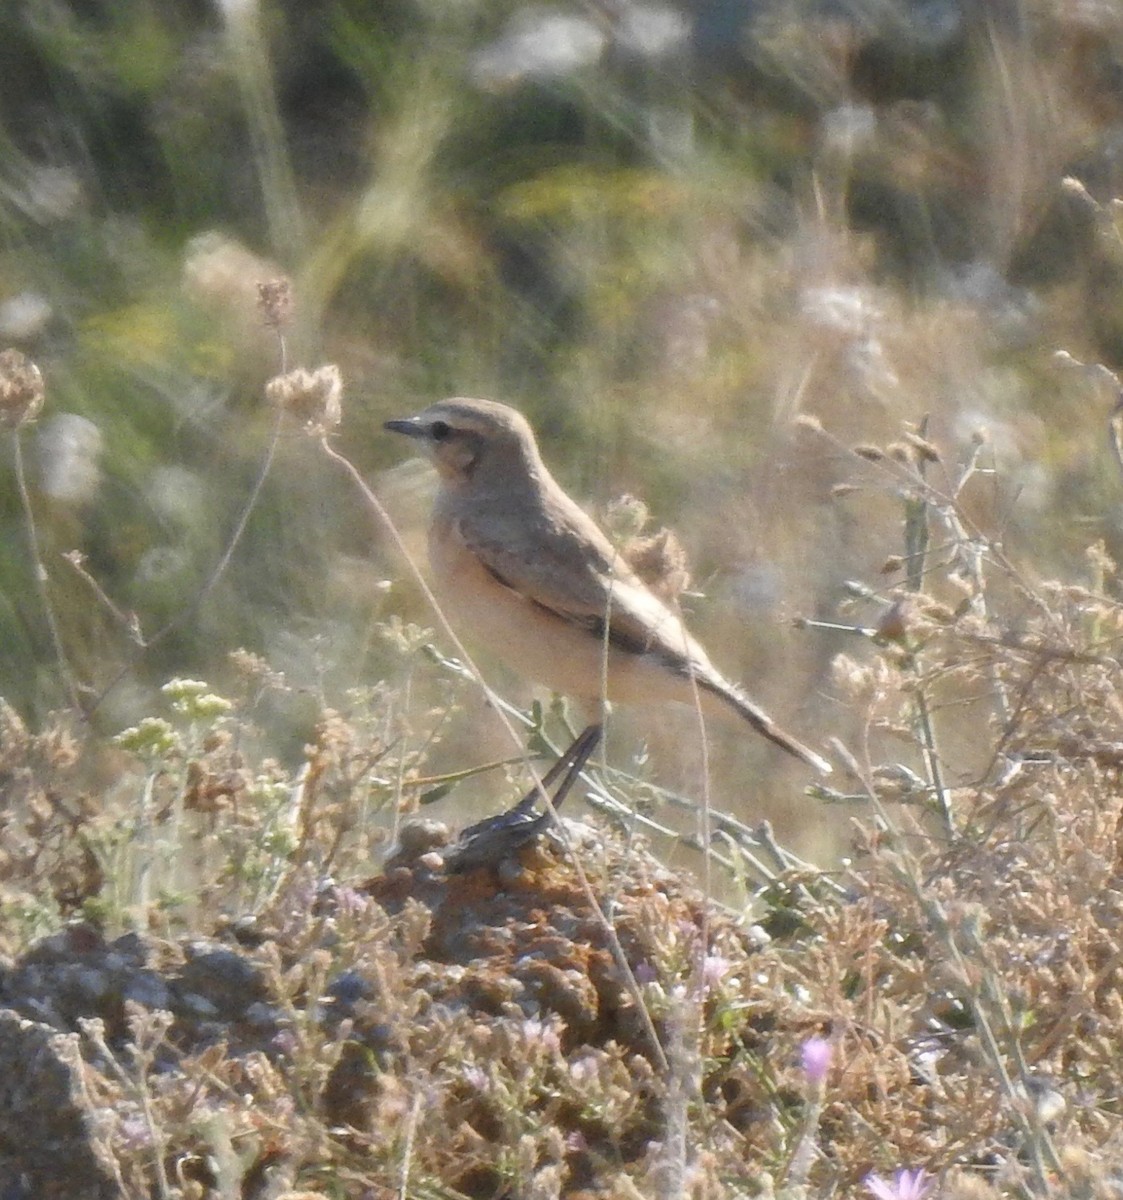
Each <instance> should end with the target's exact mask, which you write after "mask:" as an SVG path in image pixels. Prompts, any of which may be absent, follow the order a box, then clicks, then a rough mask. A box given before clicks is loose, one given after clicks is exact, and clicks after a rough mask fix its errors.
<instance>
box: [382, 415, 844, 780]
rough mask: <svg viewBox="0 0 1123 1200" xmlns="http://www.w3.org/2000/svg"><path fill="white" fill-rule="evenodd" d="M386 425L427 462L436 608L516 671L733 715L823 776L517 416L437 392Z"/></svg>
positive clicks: (562, 685)
mask: <svg viewBox="0 0 1123 1200" xmlns="http://www.w3.org/2000/svg"><path fill="white" fill-rule="evenodd" d="M385 427H386V428H387V429H389V430H392V431H393V432H394V433H404V434H405V435H406V436H407V437H411V438H413V439H414V440H415V441H416V442H417V443H418V445H419V446H420V447H421V448H422V449H423V450H424V451H425V452H426V454H427V455H428V456H429V458H431V459H432V461H433V464H434V465H435V466H436V469H437V474H438V475H439V477H440V489H439V491H438V493H437V499H436V503H435V505H434V509H433V517H432V524H431V525H430V528H429V560H430V563H431V566H432V572H433V587H434V591H435V593H436V596H437V599H438V600H439V601H440V603H441V605H442V607H443V608H444V610H445V612H446V614H447V616H448V617H449V619H450V620H451V622H452V624H453V626H454V627H458V628H459V629H461V630H463V632H464V633H465V634H466V635H467V636H468V638H469V639H470V640H475V641H478V642H479V643H480V644H481V645H482V646H485V647H486V648H487V649H489V650H491V651H492V652H493V653H494V654H496V655H497V656H498V657H499V658H501V659H503V660H504V661H505V662H506V663H507V664H508V665H509V666H510V667H512V668H513V669H514V670H515V671H517V672H519V673H520V674H522V675H524V676H526V677H527V678H528V679H531V680H534V681H536V682H538V683H541V684H544V685H545V686H547V687H549V688H552V689H553V690H554V691H557V692H561V693H563V694H565V695H569V696H572V697H574V698H575V699H578V700H581V701H583V702H585V703H587V704H590V705H593V706H596V705H598V704H600V703H601V702H602V701H603V700H604V699H608V700H618V701H620V702H622V703H631V704H651V703H655V702H660V701H668V700H670V701H678V702H680V703H686V704H691V703H693V701H694V696H695V694H696V690H697V695H698V696H699V697H700V698H701V700H702V701H703V704H704V706H705V707H706V708H721V709H725V710H732V711H734V712H736V713H737V714H739V715H740V716H741V717H742V718H744V720H746V721H748V723H749V724H750V725H751V726H752V727H753V728H754V729H755V730H756V731H757V732H758V733H761V734H763V735H764V737H766V738H768V740H769V741H772V742H775V743H776V745H777V746H780V747H782V748H783V749H784V750H786V751H787V752H788V753H789V754H792V755H794V756H795V757H796V758H799V759H802V760H803V762H805V763H807V764H808V765H810V766H812V767H814V768H815V769H816V770H818V771H821V772H823V773H824V774H826V773H828V772H829V771H830V766H829V764H828V763H827V762H826V761H825V760H824V759H823V758H822V757H821V756H820V755H818V754H816V753H815V752H814V751H813V750H810V749H808V748H807V747H806V746H804V745H803V744H802V743H800V742H798V741H797V740H796V739H795V738H793V737H792V736H790V735H789V734H787V733H785V732H784V730H782V729H780V728H779V727H778V726H777V725H776V724H775V723H774V722H773V721H772V719H771V717H769V716H768V714H767V713H765V712H764V711H763V710H762V709H760V708H758V707H757V705H756V704H755V703H753V701H752V700H750V699H749V697H748V696H746V695H745V693H744V692H742V691H741V690H740V688H738V687H737V686H736V685H735V684H732V683H730V682H729V680H727V679H726V678H725V677H724V676H723V675H722V674H721V673H720V672H719V671H718V670H717V668H716V667H715V666H714V665H713V664H712V663H711V662H710V659H709V657H708V655H707V654H706V652H705V650H703V649H702V647H701V646H700V645H699V644H698V642H697V641H695V639H694V638H693V637H691V636H690V634H689V633H688V632H687V631H686V628H685V627H684V625H683V623H682V620H681V618H680V616H679V614H678V613H677V612H675V611H674V610H673V609H672V608H670V607H669V606H668V605H667V604H666V603H665V602H664V601H663V600H662V599H660V597H659V596H657V595H656V594H655V592H653V591H652V590H651V588H650V587H648V586H647V584H646V583H644V581H643V580H642V579H641V578H640V577H639V576H638V575H637V574H636V573H635V571H634V570H633V569H632V568H631V567H630V566H629V564H628V563H627V562H626V561H625V559H624V558H623V556H622V555H621V554H620V552H619V551H617V550H616V549H615V548H614V547H613V545H612V543H611V542H610V541H609V540H608V538H607V537H606V536H605V535H604V534H603V533H602V532H601V531H600V529H598V528H597V526H596V524H595V523H594V522H593V520H592V519H591V518H590V517H589V516H588V515H587V514H586V513H585V512H584V511H582V509H581V508H580V507H579V506H578V505H577V504H576V503H575V502H574V501H573V500H571V499H570V498H569V496H567V495H566V494H565V492H564V491H562V489H561V488H560V487H559V486H558V484H557V483H556V482H555V480H554V477H553V476H552V475H551V474H550V472H549V471H548V470H547V469H546V465H545V464H544V463H543V461H542V457H541V455H540V454H539V452H538V445H537V443H536V442H535V440H534V433H533V431H532V430H531V428H530V425H529V424H528V423H527V421H526V419H525V418H524V417H523V416H522V415H521V414H520V413H518V412H516V411H515V410H514V409H513V408H509V407H507V405H505V404H497V403H495V402H494V401H491V400H461V399H457V400H442V401H440V402H439V403H437V404H433V405H431V406H430V407H429V408H427V409H425V410H424V412H421V413H418V415H417V416H415V417H410V418H409V419H408V420H401V421H387V422H386V426H385Z"/></svg>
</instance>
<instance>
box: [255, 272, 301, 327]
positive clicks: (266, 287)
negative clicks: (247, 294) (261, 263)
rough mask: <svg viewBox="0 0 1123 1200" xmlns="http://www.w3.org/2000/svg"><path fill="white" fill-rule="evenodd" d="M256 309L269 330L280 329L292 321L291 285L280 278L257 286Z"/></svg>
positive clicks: (283, 277)
mask: <svg viewBox="0 0 1123 1200" xmlns="http://www.w3.org/2000/svg"><path fill="white" fill-rule="evenodd" d="M257 307H258V311H259V312H260V313H261V319H262V320H263V321H264V322H265V325H266V327H267V328H269V329H281V328H283V327H284V326H286V325H288V324H289V322H290V321H291V320H292V309H293V300H292V283H291V282H290V281H289V280H288V279H286V278H285V276H283V275H282V276H280V277H278V278H277V279H269V280H266V281H265V282H263V283H259V284H258V285H257Z"/></svg>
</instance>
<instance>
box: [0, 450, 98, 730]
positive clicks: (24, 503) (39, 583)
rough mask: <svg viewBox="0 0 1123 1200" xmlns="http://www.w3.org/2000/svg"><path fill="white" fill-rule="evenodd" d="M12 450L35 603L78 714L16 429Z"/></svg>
mask: <svg viewBox="0 0 1123 1200" xmlns="http://www.w3.org/2000/svg"><path fill="white" fill-rule="evenodd" d="M12 444H13V447H14V457H15V469H16V487H17V489H18V490H19V498H20V505H21V507H22V508H23V517H24V527H25V529H26V531H27V546H28V550H29V552H30V554H31V569H32V572H33V573H34V575H35V589H36V591H37V592H38V593H39V603H40V604H41V605H42V606H43V616H44V619H45V620H46V622H47V631H48V633H49V634H50V638H51V646H52V648H53V650H54V654H55V662H56V663H57V664H58V671H59V678H60V679H61V680H62V685H63V687H64V688H65V689H66V694H67V698H68V699H69V701H70V704H71V706H72V707H73V708H74V709H76V710H77V711H78V712H81V711H82V699H81V696H80V695H79V692H78V686H77V684H76V683H75V681H74V673H73V672H72V671H71V669H70V664H69V663H68V662H67V660H66V651H65V649H64V648H63V644H62V634H61V633H60V632H59V627H58V618H57V617H56V616H55V610H54V605H53V604H52V603H51V593H50V590H49V589H48V587H47V578H48V576H47V568H46V567H45V566H44V565H43V555H42V552H41V550H40V546H39V533H38V530H37V529H36V525H35V510H34V509H33V508H32V505H31V494H30V492H29V491H28V488H27V474H26V472H25V470H24V465H23V441H22V440H21V438H20V430H18V429H17V430H16V431H15V433H14V434H13V435H12Z"/></svg>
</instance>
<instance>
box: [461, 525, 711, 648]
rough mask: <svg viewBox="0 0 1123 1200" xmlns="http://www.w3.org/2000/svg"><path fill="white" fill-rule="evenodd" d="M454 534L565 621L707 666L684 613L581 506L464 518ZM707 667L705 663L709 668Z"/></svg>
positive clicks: (619, 642) (622, 643)
mask: <svg viewBox="0 0 1123 1200" xmlns="http://www.w3.org/2000/svg"><path fill="white" fill-rule="evenodd" d="M454 524H455V534H456V536H457V537H458V538H459V539H460V541H461V542H462V543H463V545H464V547H465V549H467V550H469V551H470V552H471V553H472V554H473V555H475V557H476V558H477V559H478V560H479V562H480V563H481V564H482V566H483V567H484V568H485V569H486V570H488V571H489V572H490V573H491V574H492V575H493V576H494V577H495V578H496V579H497V580H498V581H499V582H500V583H502V584H504V585H505V586H506V587H509V588H510V589H511V590H512V591H514V592H517V593H518V594H519V595H521V596H525V597H526V598H527V599H528V600H531V601H533V602H534V603H535V604H537V605H540V606H541V607H542V608H545V609H548V610H549V611H550V612H552V613H554V614H555V615H556V616H558V617H561V618H562V619H563V620H567V621H570V622H573V623H575V624H582V625H585V626H587V627H588V628H590V629H592V630H594V631H595V632H596V634H597V635H598V636H603V635H604V626H605V620H606V618H607V620H608V640H609V642H610V643H612V644H613V645H615V646H616V647H618V648H619V649H621V650H626V651H630V652H631V653H633V654H647V653H655V654H658V655H660V656H661V657H663V658H665V659H666V660H667V661H668V663H669V664H670V665H674V666H675V667H677V668H678V669H681V670H683V671H684V672H685V670H686V669H687V659H688V658H689V659H692V660H693V664H694V669H702V670H704V669H705V668H708V666H709V663H708V660H707V659H706V656H705V653H704V651H702V650H701V648H700V647H699V646H698V644H697V643H696V642H694V640H693V639H692V638H690V636H689V635H688V634H687V633H686V632H685V630H684V629H683V627H682V623H681V621H680V619H679V617H678V615H677V614H676V613H674V612H672V610H671V609H669V608H668V607H667V606H666V605H665V604H664V603H663V602H662V600H660V599H659V597H657V596H656V595H655V594H654V593H653V592H651V591H650V590H649V589H648V587H647V586H646V584H644V583H643V581H642V580H640V579H639V578H638V576H636V575H635V573H634V572H633V571H632V569H631V568H630V567H629V566H628V564H627V563H626V562H625V561H624V559H623V557H622V556H621V555H620V554H619V553H618V552H617V551H615V550H614V549H613V547H612V544H611V543H610V542H609V541H608V539H607V538H606V537H605V536H604V534H602V533H601V531H600V530H599V529H598V528H597V527H596V525H595V524H594V523H593V522H592V520H591V519H590V518H589V517H588V516H586V514H585V513H584V512H582V511H581V510H580V509H576V508H575V510H574V511H563V512H544V513H543V514H541V516H540V517H538V518H537V519H535V520H533V521H531V520H528V519H527V514H526V513H525V512H524V513H522V514H521V516H520V519H519V520H518V521H517V522H512V523H511V524H510V525H506V526H504V525H497V524H496V523H495V522H494V520H489V521H487V522H486V523H482V522H479V521H475V520H473V519H472V518H471V516H468V515H464V516H461V517H460V518H459V519H458V520H456V522H455V523H454ZM703 664H704V666H703Z"/></svg>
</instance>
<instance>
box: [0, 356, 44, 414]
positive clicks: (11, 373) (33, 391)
mask: <svg viewBox="0 0 1123 1200" xmlns="http://www.w3.org/2000/svg"><path fill="white" fill-rule="evenodd" d="M45 395H46V392H45V390H44V388H43V375H42V372H40V370H39V368H38V367H37V366H36V365H35V364H34V363H33V362H32V361H31V359H30V358H28V357H27V355H26V354H21V353H20V352H19V351H18V350H5V351H4V352H3V353H2V354H0V425H2V426H3V427H4V428H5V429H19V428H20V426H21V425H26V424H27V423H28V422H29V421H34V420H35V418H36V417H37V416H38V415H39V410H40V409H41V408H42V407H43V398H44V396H45Z"/></svg>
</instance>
